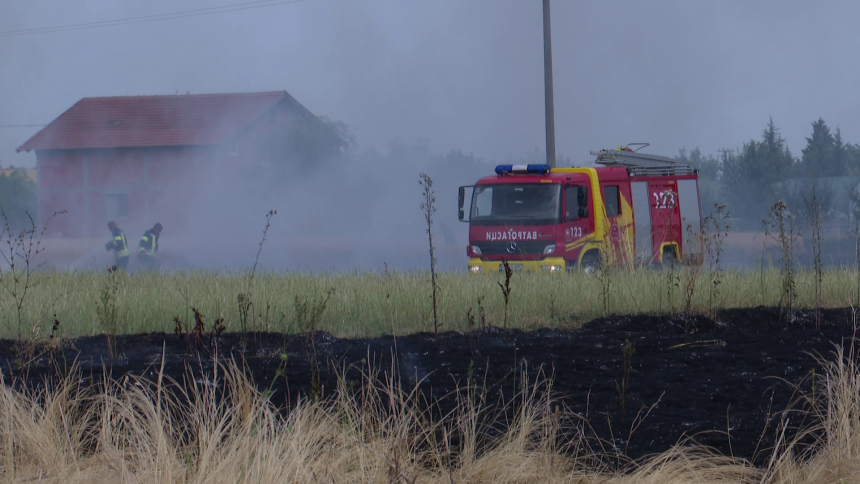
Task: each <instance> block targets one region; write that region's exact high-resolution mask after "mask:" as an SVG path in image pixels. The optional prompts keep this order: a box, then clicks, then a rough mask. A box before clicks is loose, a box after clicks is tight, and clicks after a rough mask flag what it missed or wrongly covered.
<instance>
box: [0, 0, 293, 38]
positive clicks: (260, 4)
mask: <svg viewBox="0 0 860 484" xmlns="http://www.w3.org/2000/svg"><path fill="white" fill-rule="evenodd" d="M304 1H307V0H281V1H276V0H257V1H253V2H245V3H237V4H233V5H222V6H220V7H207V8H198V9H193V10H183V11H179V12H170V13H161V14H153V15H142V16H138V17H126V18H121V19H114V20H100V21H97V22H83V23H76V24H67V25H55V26H53V27H39V28H32V29H21V30H6V31H3V32H0V37H18V36H22V35H34V34H46V33H54V32H67V31H70V30H85V29H94V28H99V27H113V26H117V25H129V24H138V23H144V22H156V21H159V20H171V19H177V18H187V17H199V16H202V15H213V14H218V13H228V12H238V11H240V10H251V9H257V8H264V7H275V6H278V5H286V4H291V3H299V2H304Z"/></svg>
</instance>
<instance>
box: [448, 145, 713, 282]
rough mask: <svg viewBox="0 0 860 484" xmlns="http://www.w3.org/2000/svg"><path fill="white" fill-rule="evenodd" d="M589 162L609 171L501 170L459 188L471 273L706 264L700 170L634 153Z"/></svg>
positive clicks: (602, 154)
mask: <svg viewBox="0 0 860 484" xmlns="http://www.w3.org/2000/svg"><path fill="white" fill-rule="evenodd" d="M644 145H645V146H647V144H644ZM628 146H631V145H628ZM640 149H641V148H640ZM591 154H592V155H595V156H597V160H596V163H597V164H599V165H603V166H599V167H594V168H590V167H582V168H550V166H549V165H499V166H497V167H496V170H495V171H496V174H495V175H494V176H486V177H483V178H481V179H480V180H478V182H477V183H476V184H475V185H470V186H463V187H460V192H459V218H460V220H461V221H464V222H468V223H469V245H468V246H467V248H466V254H467V255H468V256H469V263H468V267H469V271H471V272H487V271H499V270H504V265H503V261H506V262H507V263H508V265H509V266H510V267H511V268H512V269H514V270H535V271H546V272H557V271H563V270H565V269H575V268H581V269H582V270H584V271H586V272H592V271H594V270H596V269H597V268H598V267H600V265H601V264H602V263H608V264H618V263H621V264H656V263H667V262H670V261H682V260H684V259H689V260H685V262H687V263H689V262H695V260H694V259H695V258H697V257H700V254H698V253H697V251H696V250H695V249H696V247H695V245H696V243H695V237H696V235H697V234H699V233H700V230H701V223H702V214H701V206H700V202H699V182H698V174H697V173H698V172H697V170H695V169H694V168H693V167H692V166H690V165H689V164H686V163H682V162H679V161H677V160H674V159H672V158H668V157H663V156H656V155H650V154H644V153H639V152H637V151H633V150H632V149H630V148H629V147H627V146H625V147H620V148H617V149H613V150H601V151H599V152H594V151H592V152H591ZM469 189H471V204H470V207H469V209H468V213H467V212H466V211H465V210H464V205H465V202H466V192H467V191H468V190H469Z"/></svg>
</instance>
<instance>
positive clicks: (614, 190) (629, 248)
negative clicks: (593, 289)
mask: <svg viewBox="0 0 860 484" xmlns="http://www.w3.org/2000/svg"><path fill="white" fill-rule="evenodd" d="M601 189H602V190H603V205H604V209H605V213H606V225H607V226H606V230H607V232H608V234H607V235H608V236H609V240H610V241H611V247H612V250H611V251H610V252H611V253H610V254H607V256H608V257H609V258H610V259H611V260H610V262H617V263H624V262H628V261H632V260H633V256H634V253H633V251H634V246H633V244H634V240H633V233H634V227H633V209H632V208H631V206H630V201H629V200H630V183H629V182H622V181H618V182H606V183H602V184H601Z"/></svg>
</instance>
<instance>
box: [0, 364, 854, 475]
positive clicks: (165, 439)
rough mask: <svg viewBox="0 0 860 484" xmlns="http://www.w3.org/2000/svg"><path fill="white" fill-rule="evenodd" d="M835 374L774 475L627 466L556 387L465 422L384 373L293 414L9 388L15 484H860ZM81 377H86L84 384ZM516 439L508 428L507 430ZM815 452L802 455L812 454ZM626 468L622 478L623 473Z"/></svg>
mask: <svg viewBox="0 0 860 484" xmlns="http://www.w3.org/2000/svg"><path fill="white" fill-rule="evenodd" d="M835 356H836V358H835V359H834V360H832V361H822V364H823V365H824V367H825V368H826V372H825V373H824V374H822V375H819V376H818V377H817V379H816V394H815V395H814V396H813V395H812V394H810V395H805V396H804V402H805V404H806V405H807V408H808V410H806V411H797V412H787V413H786V415H788V416H789V417H787V418H795V419H802V418H804V417H805V418H807V419H810V418H812V417H815V419H814V420H815V421H816V422H817V423H816V424H815V425H814V426H812V427H810V428H809V430H808V432H807V433H806V434H804V435H802V436H800V437H798V439H797V440H794V441H792V442H789V443H784V445H780V446H779V447H778V449H777V450H776V452H775V453H774V456H773V458H772V460H771V461H770V463H769V464H768V465H767V466H766V467H765V468H763V469H759V468H755V467H753V466H752V465H751V464H750V463H749V462H748V461H745V460H742V459H737V458H732V457H727V456H723V455H718V454H716V453H714V452H711V451H709V450H708V449H706V448H702V447H699V446H695V445H692V443H689V442H686V443H679V445H677V446H675V447H673V448H672V449H670V450H669V451H666V452H663V453H661V454H659V455H656V456H653V457H650V458H647V459H644V460H642V461H639V462H626V461H625V460H624V459H623V457H622V456H621V455H619V454H618V453H616V452H612V451H611V450H607V448H606V447H605V446H603V445H602V443H601V442H599V441H597V440H594V439H592V438H589V432H588V427H587V425H586V424H585V423H584V422H583V421H582V420H581V419H579V418H578V417H576V416H575V415H572V414H570V413H568V412H566V411H565V410H564V408H563V407H562V406H560V405H559V403H558V402H557V401H556V400H555V399H554V398H553V396H552V393H551V391H550V390H549V389H550V387H551V383H552V382H551V380H550V379H547V378H543V379H542V380H541V381H539V382H527V381H525V380H523V383H522V387H521V390H520V393H519V394H518V395H516V396H514V398H512V399H511V400H509V401H508V403H507V405H508V407H507V408H508V410H509V411H508V412H507V413H506V414H505V415H507V417H504V416H503V415H502V414H499V413H493V412H491V411H490V410H488V408H490V407H488V406H487V404H486V403H485V401H484V394H483V392H482V389H481V387H480V386H477V385H472V386H469V387H467V388H464V389H463V390H462V391H461V392H460V393H459V394H457V395H452V396H451V398H456V399H457V402H458V405H457V408H456V410H454V411H453V412H452V413H450V414H448V415H445V416H442V417H441V418H435V419H434V418H432V415H433V414H432V408H433V405H432V402H426V401H424V400H423V397H422V395H421V393H420V392H418V391H416V390H412V391H404V390H403V389H401V388H399V387H398V385H397V384H396V380H395V378H393V377H392V376H391V375H392V373H393V371H388V372H384V371H381V370H378V369H377V370H375V371H372V372H369V373H366V374H364V375H362V378H361V381H353V382H349V381H347V379H346V378H341V380H340V383H339V387H338V389H337V391H336V392H335V394H334V396H333V397H331V398H329V399H324V400H318V401H317V400H310V401H301V402H299V403H298V404H297V405H295V407H294V408H291V409H289V410H287V411H280V410H279V409H278V408H276V407H275V406H274V405H273V404H272V403H271V402H269V401H268V400H267V399H265V398H264V397H263V395H262V394H261V393H260V392H258V391H257V390H256V387H255V386H254V385H253V383H252V382H251V381H250V380H249V379H248V378H247V376H246V375H245V373H243V371H242V370H241V369H240V367H239V365H237V364H236V363H235V362H231V363H229V364H225V365H222V366H219V367H218V368H216V370H215V371H214V372H213V374H212V375H209V376H208V377H206V378H201V377H199V376H197V377H195V376H194V375H193V374H191V373H189V374H188V375H186V377H185V378H184V379H183V381H182V382H177V381H172V380H169V379H166V378H161V377H158V378H157V379H156V380H155V381H150V380H146V379H132V378H123V379H122V380H121V381H115V380H107V381H103V382H99V384H97V385H88V386H83V385H82V384H81V381H80V379H79V378H77V377H76V378H68V379H66V380H63V381H60V382H59V383H57V384H54V385H48V386H47V387H42V388H40V389H38V390H27V389H21V388H18V387H15V386H10V385H7V384H5V383H8V382H4V384H3V385H0V478H2V480H3V481H4V482H62V483H63V484H72V483H78V482H130V483H135V482H141V483H143V482H147V483H150V482H158V483H222V482H223V483H231V484H232V483H258V482H273V483H274V482H311V483H326V482H327V483H352V482H368V483H371V482H373V483H389V484H390V483H412V482H439V483H449V484H450V483H461V482H469V483H492V484H497V483H501V482H521V483H530V482H536V481H539V482H543V483H583V484H597V483H619V484H622V483H655V484H656V483H688V482H696V483H754V482H756V483H774V484H776V483H801V482H803V483H825V482H858V481H860V370H858V367H857V364H856V360H855V355H854V352H853V349H852V350H850V351H849V352H848V354H847V355H846V354H844V352H843V351H842V350H841V349H837V351H836V355H835ZM73 374H76V373H75V372H73ZM502 424H504V425H502ZM804 437H805V438H806V439H807V441H808V439H809V438H812V439H814V440H813V442H814V445H812V446H808V445H807V446H803V445H801V444H800V440H801V439H803V438H804ZM619 463H620V464H619Z"/></svg>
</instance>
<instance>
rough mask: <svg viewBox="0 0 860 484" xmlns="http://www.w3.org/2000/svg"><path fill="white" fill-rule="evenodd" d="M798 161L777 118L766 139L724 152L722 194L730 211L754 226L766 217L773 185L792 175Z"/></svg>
mask: <svg viewBox="0 0 860 484" xmlns="http://www.w3.org/2000/svg"><path fill="white" fill-rule="evenodd" d="M793 164H794V159H793V158H792V156H791V152H790V151H789V149H788V146H786V144H785V140H784V139H783V138H782V136H781V135H780V134H779V129H778V128H776V126H775V125H774V123H773V118H771V119H770V121H769V122H768V124H767V127H766V128H765V129H764V132H763V133H762V140H761V141H759V142H756V141H755V140H750V141H749V142H748V143H744V145H743V148H741V149H740V150H739V151H737V152H734V151H724V152H723V158H722V160H721V168H722V177H721V178H722V195H723V197H724V199H725V200H726V201H727V205H728V206H729V210H730V211H731V212H732V214H734V215H735V216H737V217H740V218H741V219H743V220H745V222H747V223H748V224H749V225H750V226H752V225H755V224H757V223H758V221H759V220H761V219H762V218H763V217H764V214H765V212H766V210H767V206H768V202H769V200H770V198H772V195H773V194H772V190H771V186H772V185H773V183H775V182H777V181H782V180H784V179H785V178H786V176H787V175H788V174H789V171H790V170H791V169H792V166H793Z"/></svg>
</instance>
